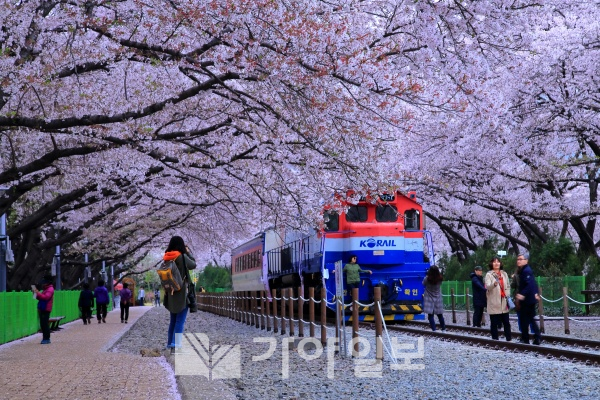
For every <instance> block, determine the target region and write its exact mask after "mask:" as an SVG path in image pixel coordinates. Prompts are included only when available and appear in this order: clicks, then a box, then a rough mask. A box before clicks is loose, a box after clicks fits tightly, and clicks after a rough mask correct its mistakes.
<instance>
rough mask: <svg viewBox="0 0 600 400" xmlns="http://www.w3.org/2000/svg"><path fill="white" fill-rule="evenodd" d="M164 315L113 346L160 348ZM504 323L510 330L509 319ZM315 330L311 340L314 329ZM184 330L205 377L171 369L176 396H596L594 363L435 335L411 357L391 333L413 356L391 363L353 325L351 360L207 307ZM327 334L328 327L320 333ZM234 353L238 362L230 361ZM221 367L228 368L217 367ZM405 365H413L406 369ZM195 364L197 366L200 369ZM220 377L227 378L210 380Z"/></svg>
mask: <svg viewBox="0 0 600 400" xmlns="http://www.w3.org/2000/svg"><path fill="white" fill-rule="evenodd" d="M461 315H462V317H464V314H460V313H459V314H457V319H458V322H459V323H460V322H462V320H461V319H460V316H461ZM446 320H447V321H448V322H451V321H452V315H451V313H447V314H446ZM487 320H488V321H489V318H488V319H487ZM168 321H169V314H168V312H167V311H166V310H165V309H164V308H162V307H160V308H158V307H157V308H155V309H152V310H150V311H149V312H147V313H146V314H145V315H144V317H143V318H141V319H140V320H139V321H138V322H137V323H136V325H135V326H133V327H132V329H131V330H130V331H129V332H128V334H127V335H125V336H124V337H123V338H122V339H121V340H120V341H118V342H117V343H116V344H115V345H114V346H113V348H112V349H111V351H117V352H126V353H135V354H140V351H141V350H142V349H157V350H158V351H162V349H163V348H164V345H165V341H166V330H167V326H168ZM562 324H563V322H562V321H546V332H548V334H552V335H558V334H560V333H561V330H564V326H563V325H562ZM512 325H513V328H516V321H513V322H512ZM315 330H316V335H317V337H319V334H320V333H319V329H318V328H316V329H315ZM599 331H600V329H599V324H598V323H590V322H589V321H587V322H585V323H577V324H572V325H571V333H572V334H571V335H570V336H574V337H586V338H588V339H595V340H600V333H599ZM296 332H297V329H296ZM186 333H188V335H187V337H188V338H191V339H192V340H195V339H198V338H206V339H207V340H209V341H210V349H211V351H210V352H209V353H212V355H211V356H210V357H211V361H212V364H211V365H212V369H211V370H210V373H211V374H212V375H211V377H212V380H211V381H208V380H207V378H205V377H203V376H198V375H197V374H196V376H185V377H182V376H179V377H178V379H177V382H178V384H179V385H180V392H181V394H182V398H183V399H184V400H190V399H196V398H198V399H204V398H206V397H207V396H206V393H205V392H203V390H206V389H207V388H208V387H209V386H210V389H211V390H213V391H216V393H217V394H218V395H215V398H230V399H247V400H257V399H286V400H301V399H307V400H308V399H336V400H337V399H360V398H362V399H405V398H413V399H429V398H431V399H439V398H448V399H449V398H453V399H454V398H461V399H497V398H504V399H517V398H518V399H523V398H538V399H574V398H577V399H597V398H598V394H599V393H600V368H597V367H589V366H584V365H579V364H571V363H566V362H559V361H556V360H549V359H546V358H543V357H539V356H535V355H527V354H522V353H521V354H513V353H507V352H503V351H497V350H491V349H483V348H477V347H471V346H464V345H457V344H456V343H450V342H444V341H441V340H438V339H429V338H426V339H424V340H423V342H422V356H419V353H418V351H417V348H418V347H419V339H418V338H415V337H411V336H404V335H399V334H396V333H394V336H395V340H396V342H397V343H398V344H403V345H405V346H406V347H405V348H404V349H399V350H398V352H399V353H402V354H408V355H409V356H411V357H413V358H412V359H408V360H407V364H404V362H405V359H404V358H399V363H398V364H394V363H391V362H390V357H388V356H387V354H386V359H385V360H384V361H383V363H381V364H377V363H375V361H374V340H373V339H372V332H369V331H363V332H361V333H362V334H364V335H365V336H364V337H362V336H361V337H362V338H363V339H362V340H364V342H365V343H367V342H368V343H369V344H368V345H366V346H365V345H361V354H360V356H359V357H357V358H355V359H352V358H344V357H341V356H339V355H335V356H334V355H333V352H332V351H330V350H329V349H328V348H325V349H320V350H323V351H322V354H317V353H315V351H314V350H310V349H309V347H308V346H306V347H305V348H304V350H305V351H304V352H300V351H298V350H294V349H292V350H287V346H283V340H284V339H285V338H287V336H282V335H280V334H273V333H272V332H266V331H264V330H260V329H256V328H254V327H250V326H248V325H246V324H242V323H239V322H235V321H233V320H231V319H228V318H225V317H219V316H216V315H213V314H209V313H205V312H198V313H196V314H189V315H188V320H187V322H186ZM190 333H193V334H195V336H194V335H191V334H190ZM202 334H204V335H206V336H202ZM306 334H308V330H306ZM333 334H334V333H333V331H330V330H328V336H332V335H333ZM563 334H564V333H563ZM390 340H391V339H390ZM386 342H387V340H386ZM198 343H200V341H197V343H196V344H198ZM269 343H272V344H273V348H272V350H274V351H273V353H272V354H271V355H270V356H269V354H268V353H267V352H268V350H269V348H270V344H269ZM215 346H221V347H220V350H221V351H223V350H229V353H225V357H224V358H223V360H226V359H227V358H226V357H227V355H229V357H230V358H229V359H228V360H229V361H230V362H229V363H223V364H219V363H218V362H217V359H218V356H217V355H220V353H218V351H219V349H217V348H216V347H215ZM237 346H239V347H237ZM367 347H370V350H369V349H367ZM330 348H331V349H332V347H330ZM397 348H398V347H397ZM236 350H239V353H236V352H235V351H236ZM238 355H239V357H237V356H238ZM317 356H318V357H317ZM177 357H178V356H176V357H175V358H173V357H167V359H168V360H169V361H170V362H171V363H172V364H174V365H175V367H174V368H175V369H177V366H178V365H181V364H177V363H178V362H179V361H178V360H180V359H179V358H177ZM194 357H196V359H197V360H196V359H194V360H195V361H194V363H193V364H194V365H196V366H198V365H200V366H202V365H203V364H201V359H200V358H199V357H198V356H197V355H194ZM207 357H208V356H207ZM236 357H237V358H236ZM311 358H312V359H311ZM239 359H241V362H240V363H238V362H237V360H239ZM225 364H226V365H228V366H229V367H230V368H229V369H227V370H225V369H224V368H223V365H225ZM237 365H240V367H239V368H238V367H237ZM286 366H287V367H286ZM407 366H408V367H411V366H412V367H413V368H415V369H405V367H407ZM231 367H233V368H231ZM202 368H204V367H201V370H202V371H208V369H207V368H205V369H202ZM238 373H239V376H237V377H236V375H237V374H238ZM219 374H221V375H224V376H226V377H230V379H217V378H218V376H219Z"/></svg>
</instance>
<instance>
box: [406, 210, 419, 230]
mask: <svg viewBox="0 0 600 400" xmlns="http://www.w3.org/2000/svg"><path fill="white" fill-rule="evenodd" d="M404 229H413V230H419V229H421V218H420V214H419V211H418V210H406V211H405V212H404Z"/></svg>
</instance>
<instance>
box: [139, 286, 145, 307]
mask: <svg viewBox="0 0 600 400" xmlns="http://www.w3.org/2000/svg"><path fill="white" fill-rule="evenodd" d="M145 297H146V292H145V291H144V288H140V291H139V292H138V305H139V306H143V305H144V298H145Z"/></svg>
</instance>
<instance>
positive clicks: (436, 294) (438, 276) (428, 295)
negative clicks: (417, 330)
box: [423, 265, 446, 332]
mask: <svg viewBox="0 0 600 400" xmlns="http://www.w3.org/2000/svg"><path fill="white" fill-rule="evenodd" d="M443 280H444V277H443V276H442V273H441V272H440V269H439V268H438V267H437V266H435V265H432V266H431V267H430V268H429V270H428V271H427V275H426V276H425V279H423V286H425V292H424V293H423V312H424V313H425V314H427V319H428V320H429V325H430V326H431V330H432V331H434V332H435V319H434V318H433V315H434V314H436V315H437V317H438V321H439V322H440V328H441V329H442V332H445V331H446V321H445V320H444V302H443V299H442V281H443Z"/></svg>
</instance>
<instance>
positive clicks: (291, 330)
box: [288, 288, 294, 336]
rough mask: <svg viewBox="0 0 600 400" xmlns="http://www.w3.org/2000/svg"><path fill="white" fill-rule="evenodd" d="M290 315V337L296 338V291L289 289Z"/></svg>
mask: <svg viewBox="0 0 600 400" xmlns="http://www.w3.org/2000/svg"><path fill="white" fill-rule="evenodd" d="M288 310H289V312H288V314H289V316H290V336H294V289H293V288H288Z"/></svg>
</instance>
